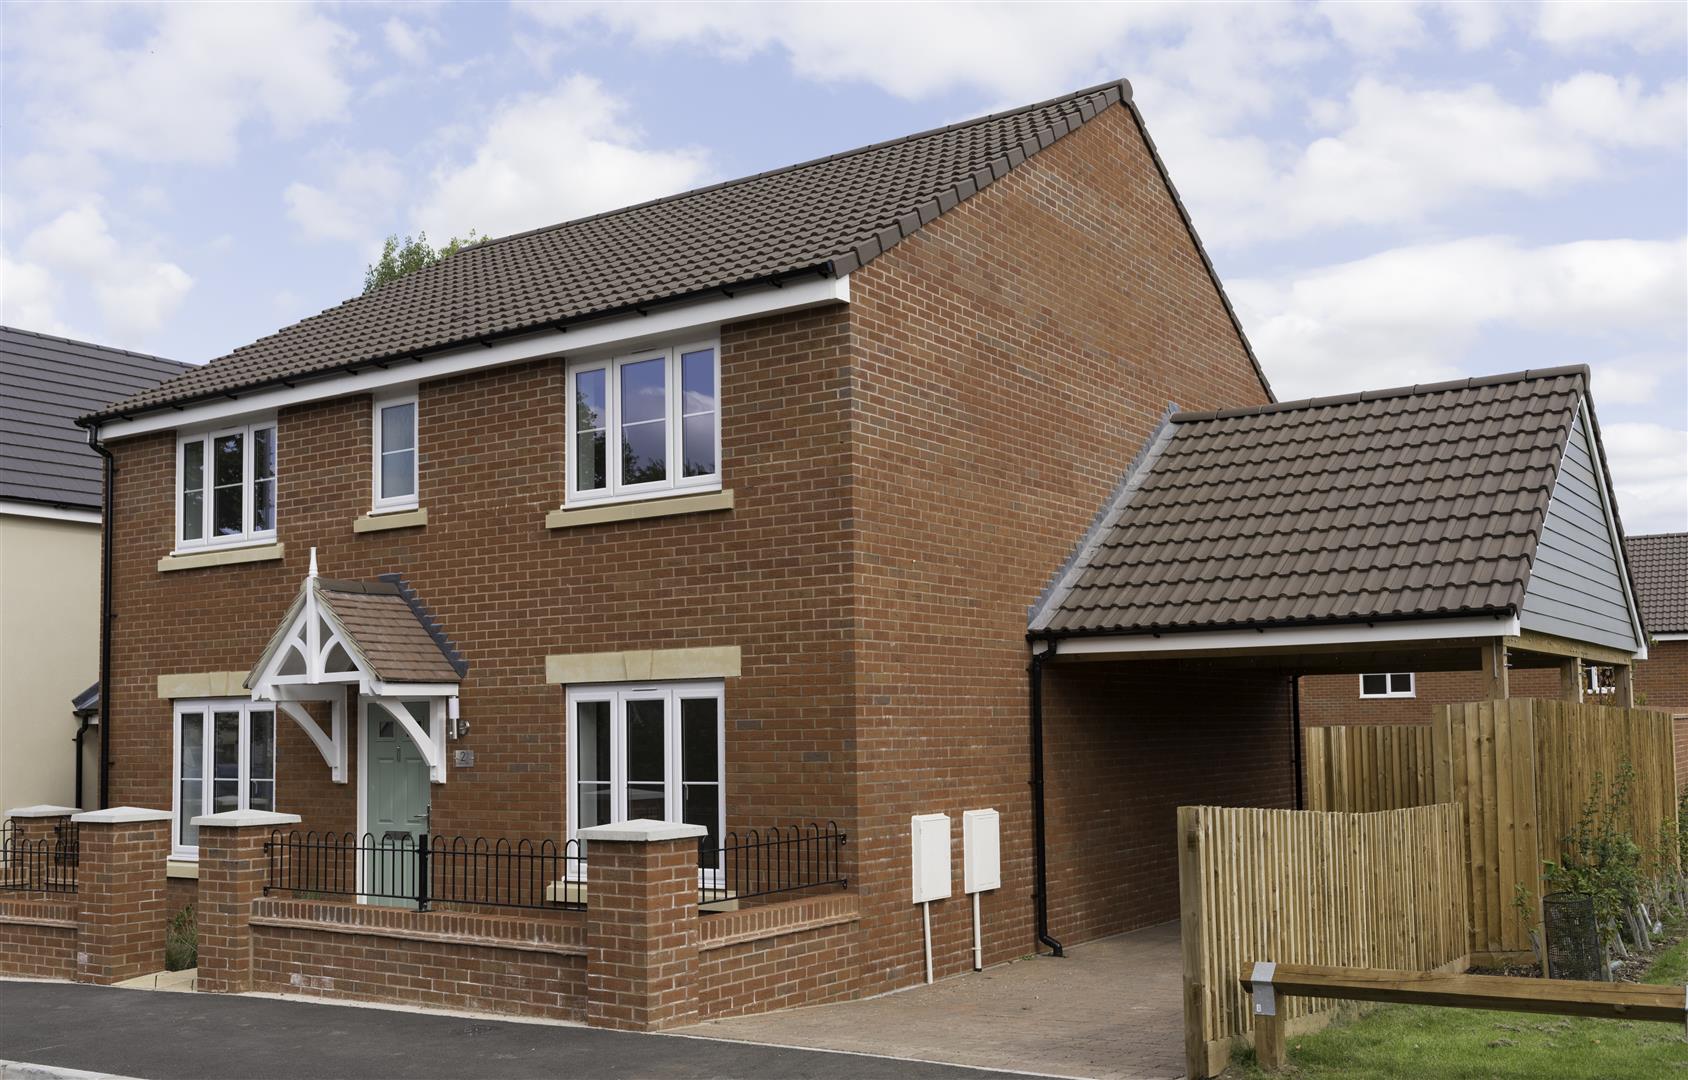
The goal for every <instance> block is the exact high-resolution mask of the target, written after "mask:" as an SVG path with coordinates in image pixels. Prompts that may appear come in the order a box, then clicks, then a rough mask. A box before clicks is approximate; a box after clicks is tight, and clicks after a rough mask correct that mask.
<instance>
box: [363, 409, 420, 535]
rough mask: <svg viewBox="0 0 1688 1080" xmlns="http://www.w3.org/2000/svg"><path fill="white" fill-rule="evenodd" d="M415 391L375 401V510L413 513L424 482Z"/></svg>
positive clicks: (373, 480)
mask: <svg viewBox="0 0 1688 1080" xmlns="http://www.w3.org/2000/svg"><path fill="white" fill-rule="evenodd" d="M420 430H421V425H420V424H419V423H418V402H417V396H416V392H415V391H411V392H409V393H405V394H399V395H393V396H378V397H376V399H375V444H374V448H373V449H374V454H373V458H374V476H373V478H372V483H373V485H374V493H375V497H374V501H373V503H372V507H373V509H375V510H377V511H380V510H412V509H415V507H416V506H417V505H418V503H417V488H418V485H419V482H420V479H421V472H420V468H419V465H418V457H419V456H420V451H419V449H418V441H417V433H418V432H419V431H420Z"/></svg>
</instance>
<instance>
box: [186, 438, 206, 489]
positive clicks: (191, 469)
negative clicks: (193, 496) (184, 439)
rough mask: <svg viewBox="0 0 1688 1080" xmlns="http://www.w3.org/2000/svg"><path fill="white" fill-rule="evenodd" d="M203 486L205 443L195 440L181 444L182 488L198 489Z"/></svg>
mask: <svg viewBox="0 0 1688 1080" xmlns="http://www.w3.org/2000/svg"><path fill="white" fill-rule="evenodd" d="M204 487H205V443H204V442H201V441H199V440H195V441H193V442H190V443H183V444H182V490H183V491H199V490H202V489H203V488H204Z"/></svg>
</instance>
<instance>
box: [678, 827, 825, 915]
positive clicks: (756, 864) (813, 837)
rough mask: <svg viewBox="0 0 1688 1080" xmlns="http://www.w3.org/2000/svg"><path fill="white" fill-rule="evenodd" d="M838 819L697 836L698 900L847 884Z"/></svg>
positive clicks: (714, 901)
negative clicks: (715, 837)
mask: <svg viewBox="0 0 1688 1080" xmlns="http://www.w3.org/2000/svg"><path fill="white" fill-rule="evenodd" d="M846 839H847V837H846V836H845V834H844V833H843V832H842V831H840V829H839V828H838V823H837V822H835V821H829V822H827V823H826V824H825V825H818V824H815V823H813V822H811V823H809V824H807V825H781V826H775V827H773V828H769V829H750V830H748V831H746V832H742V833H738V832H729V833H728V834H727V837H726V842H725V843H722V844H721V845H719V846H712V845H711V844H710V842H709V839H708V838H707V837H705V838H704V839H702V840H700V841H698V903H699V904H720V903H721V902H722V901H731V900H747V899H750V898H751V897H756V896H769V895H771V894H774V893H786V892H799V891H802V890H804V889H815V888H822V887H827V886H836V887H838V888H841V889H843V888H849V885H850V882H849V879H848V878H847V877H845V875H844V858H843V856H844V850H843V849H844V842H845V840H846Z"/></svg>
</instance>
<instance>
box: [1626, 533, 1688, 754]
mask: <svg viewBox="0 0 1688 1080" xmlns="http://www.w3.org/2000/svg"><path fill="white" fill-rule="evenodd" d="M1624 549H1625V550H1626V551H1627V552H1628V553H1629V565H1630V570H1631V572H1632V573H1634V575H1635V593H1636V598H1637V599H1638V600H1640V602H1641V613H1642V615H1643V616H1645V618H1646V620H1647V633H1648V635H1649V636H1650V641H1649V642H1648V646H1647V660H1646V662H1645V663H1642V664H1638V665H1636V668H1635V695H1636V697H1637V699H1639V700H1641V701H1642V703H1643V704H1646V705H1647V706H1649V707H1651V708H1654V709H1663V710H1665V711H1666V712H1668V713H1670V714H1671V715H1672V716H1674V717H1675V718H1676V780H1677V783H1679V784H1682V783H1688V533H1657V534H1655V535H1652V536H1632V537H1630V538H1629V541H1628V542H1627V543H1626V544H1625V546H1624Z"/></svg>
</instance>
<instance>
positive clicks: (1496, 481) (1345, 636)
mask: <svg viewBox="0 0 1688 1080" xmlns="http://www.w3.org/2000/svg"><path fill="white" fill-rule="evenodd" d="M1588 378H1589V376H1588V369H1587V368H1585V367H1569V368H1555V369H1550V370H1543V371H1526V372H1521V373H1517V374H1512V375H1497V376H1491V377H1488V378H1481V379H1470V380H1462V381H1458V382H1449V383H1440V384H1436V385H1430V386H1413V387H1402V388H1399V389H1394V390H1382V391H1372V392H1368V393H1364V394H1355V395H1350V396H1345V397H1332V398H1316V399H1312V400H1308V401H1297V402H1284V403H1279V404H1273V405H1267V406H1263V407H1258V408H1250V409H1234V410H1225V411H1220V412H1200V413H1191V412H1172V413H1169V415H1168V416H1167V418H1166V420H1165V421H1164V422H1163V423H1162V424H1161V426H1160V428H1159V429H1158V430H1157V431H1156V433H1155V434H1154V435H1153V436H1152V437H1151V439H1150V441H1149V443H1148V445H1147V446H1146V447H1145V448H1144V449H1143V451H1142V453H1141V454H1140V456H1139V458H1138V460H1137V461H1136V462H1135V463H1133V465H1132V466H1131V468H1130V470H1129V471H1128V473H1127V475H1126V476H1125V479H1124V480H1123V482H1122V483H1121V485H1120V487H1119V489H1118V491H1117V492H1116V494H1115V496H1114V498H1113V499H1112V500H1111V502H1110V503H1109V504H1108V505H1107V506H1106V507H1104V508H1103V510H1102V512H1101V513H1100V514H1099V515H1098V517H1097V520H1096V522H1095V524H1094V526H1093V527H1092V528H1091V529H1090V531H1089V533H1088V534H1087V535H1086V536H1085V538H1084V540H1083V542H1082V543H1081V544H1080V545H1079V546H1078V548H1077V550H1076V551H1075V552H1074V553H1073V555H1072V557H1071V559H1070V560H1069V561H1068V563H1067V565H1066V566H1065V567H1064V568H1063V569H1062V570H1061V571H1060V572H1059V573H1058V574H1057V575H1056V577H1055V580H1054V581H1053V582H1052V583H1051V585H1050V586H1049V588H1048V590H1047V591H1046V593H1045V595H1044V596H1043V597H1042V598H1041V600H1040V602H1039V603H1038V604H1036V605H1034V607H1033V609H1032V611H1031V614H1030V627H1029V629H1030V637H1031V640H1032V647H1033V649H1034V651H1037V652H1046V651H1048V650H1054V652H1055V655H1054V656H1053V657H1045V659H1046V660H1055V661H1057V662H1062V663H1065V662H1079V661H1086V660H1089V661H1094V660H1102V659H1106V660H1121V661H1131V660H1137V661H1141V660H1157V661H1180V662H1185V663H1189V664H1195V665H1201V666H1213V665H1218V666H1244V667H1265V668H1277V669H1282V670H1284V671H1286V672H1287V673H1290V674H1309V675H1310V674H1324V673H1333V672H1368V671H1370V672H1376V671H1449V670H1478V669H1480V670H1483V671H1485V672H1486V673H1487V674H1488V676H1489V678H1490V680H1491V682H1490V684H1489V686H1488V691H1489V696H1492V697H1504V696H1506V689H1507V687H1506V670H1507V667H1508V663H1509V662H1510V664H1511V666H1513V667H1560V668H1561V669H1562V670H1563V671H1565V673H1566V676H1565V678H1566V680H1567V682H1566V689H1567V691H1569V690H1570V689H1571V687H1572V684H1571V682H1570V680H1571V679H1573V678H1575V679H1577V682H1576V684H1575V685H1577V686H1580V672H1579V667H1580V665H1581V664H1582V663H1585V662H1587V663H1597V664H1601V665H1613V666H1615V667H1616V668H1617V669H1618V671H1619V675H1618V678H1619V687H1618V688H1619V690H1620V692H1621V693H1624V694H1625V695H1626V696H1627V695H1628V694H1629V693H1630V689H1629V685H1630V684H1629V678H1628V674H1629V665H1630V664H1631V663H1632V662H1633V661H1635V660H1639V659H1645V657H1646V655H1647V645H1646V641H1647V639H1646V634H1645V631H1644V629H1643V627H1642V622H1641V616H1640V613H1639V611H1638V609H1637V607H1636V603H1635V590H1634V587H1633V584H1632V582H1631V578H1630V574H1629V569H1628V567H1627V566H1626V565H1625V562H1624V547H1623V536H1622V528H1621V526H1620V524H1619V522H1618V516H1617V509H1616V505H1615V503H1614V500H1613V496H1612V484H1611V477H1610V474H1609V472H1608V470H1607V468H1606V460H1605V454H1604V451H1603V449H1602V447H1601V441H1600V431H1599V427H1598V425H1597V424H1596V423H1595V418H1594V409H1593V405H1592V404H1591V402H1590V400H1589V395H1588ZM1509 657H1510V661H1509Z"/></svg>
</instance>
